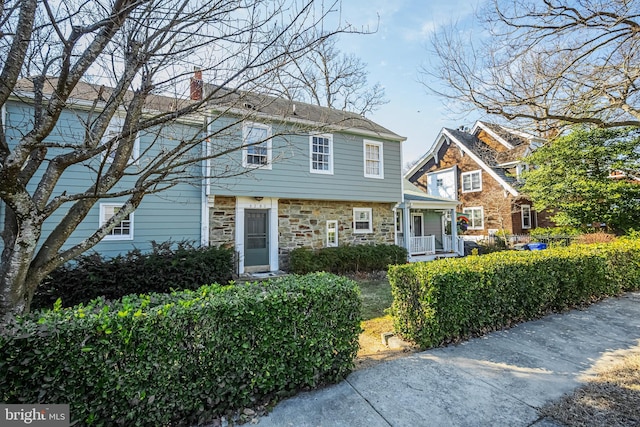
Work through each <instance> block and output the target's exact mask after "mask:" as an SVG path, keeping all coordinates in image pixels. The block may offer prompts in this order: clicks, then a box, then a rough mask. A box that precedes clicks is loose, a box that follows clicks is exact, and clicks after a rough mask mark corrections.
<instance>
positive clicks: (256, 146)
mask: <svg viewBox="0 0 640 427" xmlns="http://www.w3.org/2000/svg"><path fill="white" fill-rule="evenodd" d="M242 141H243V145H244V148H243V150H242V166H244V167H249V168H263V169H271V126H267V125H263V124H260V123H245V124H244V126H243V127H242Z"/></svg>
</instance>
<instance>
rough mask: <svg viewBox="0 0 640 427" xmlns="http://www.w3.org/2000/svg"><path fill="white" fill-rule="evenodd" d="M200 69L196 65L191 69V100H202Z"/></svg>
mask: <svg viewBox="0 0 640 427" xmlns="http://www.w3.org/2000/svg"><path fill="white" fill-rule="evenodd" d="M202 88H203V81H202V70H201V69H200V68H198V67H195V68H194V69H193V77H191V100H192V101H201V100H202Z"/></svg>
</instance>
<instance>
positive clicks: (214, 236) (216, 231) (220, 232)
mask: <svg viewBox="0 0 640 427" xmlns="http://www.w3.org/2000/svg"><path fill="white" fill-rule="evenodd" d="M235 239H236V198H235V197H225V196H215V200H214V203H213V207H212V208H210V209H209V245H210V246H228V245H231V247H233V246H234V245H235Z"/></svg>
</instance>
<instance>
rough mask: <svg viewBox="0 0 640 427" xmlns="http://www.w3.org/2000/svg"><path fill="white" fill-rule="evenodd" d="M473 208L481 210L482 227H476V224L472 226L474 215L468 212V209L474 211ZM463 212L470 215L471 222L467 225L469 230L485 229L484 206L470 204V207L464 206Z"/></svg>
mask: <svg viewBox="0 0 640 427" xmlns="http://www.w3.org/2000/svg"><path fill="white" fill-rule="evenodd" d="M472 210H479V211H480V216H481V218H482V227H474V226H472V224H471V223H472V222H473V215H472V214H470V213H469V212H468V211H472ZM462 212H463V213H464V214H466V215H467V216H468V217H469V222H470V224H469V225H468V227H467V229H468V230H484V208H483V207H482V206H470V207H468V208H463V209H462Z"/></svg>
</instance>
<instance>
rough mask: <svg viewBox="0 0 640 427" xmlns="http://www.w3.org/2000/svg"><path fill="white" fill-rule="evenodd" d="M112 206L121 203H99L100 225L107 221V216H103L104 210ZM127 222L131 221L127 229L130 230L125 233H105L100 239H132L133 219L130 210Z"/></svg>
mask: <svg viewBox="0 0 640 427" xmlns="http://www.w3.org/2000/svg"><path fill="white" fill-rule="evenodd" d="M112 207H116V208H119V207H122V204H121V203H100V220H99V224H98V225H99V226H100V227H102V226H103V225H104V223H105V222H107V220H108V219H109V218H105V214H106V210H107V208H112ZM129 222H130V223H131V225H130V227H129V229H130V232H129V234H127V235H122V234H121V235H112V234H107V235H106V236H104V237H103V238H102V240H133V231H134V228H133V227H134V223H135V222H134V219H133V212H131V213H130V214H129Z"/></svg>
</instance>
